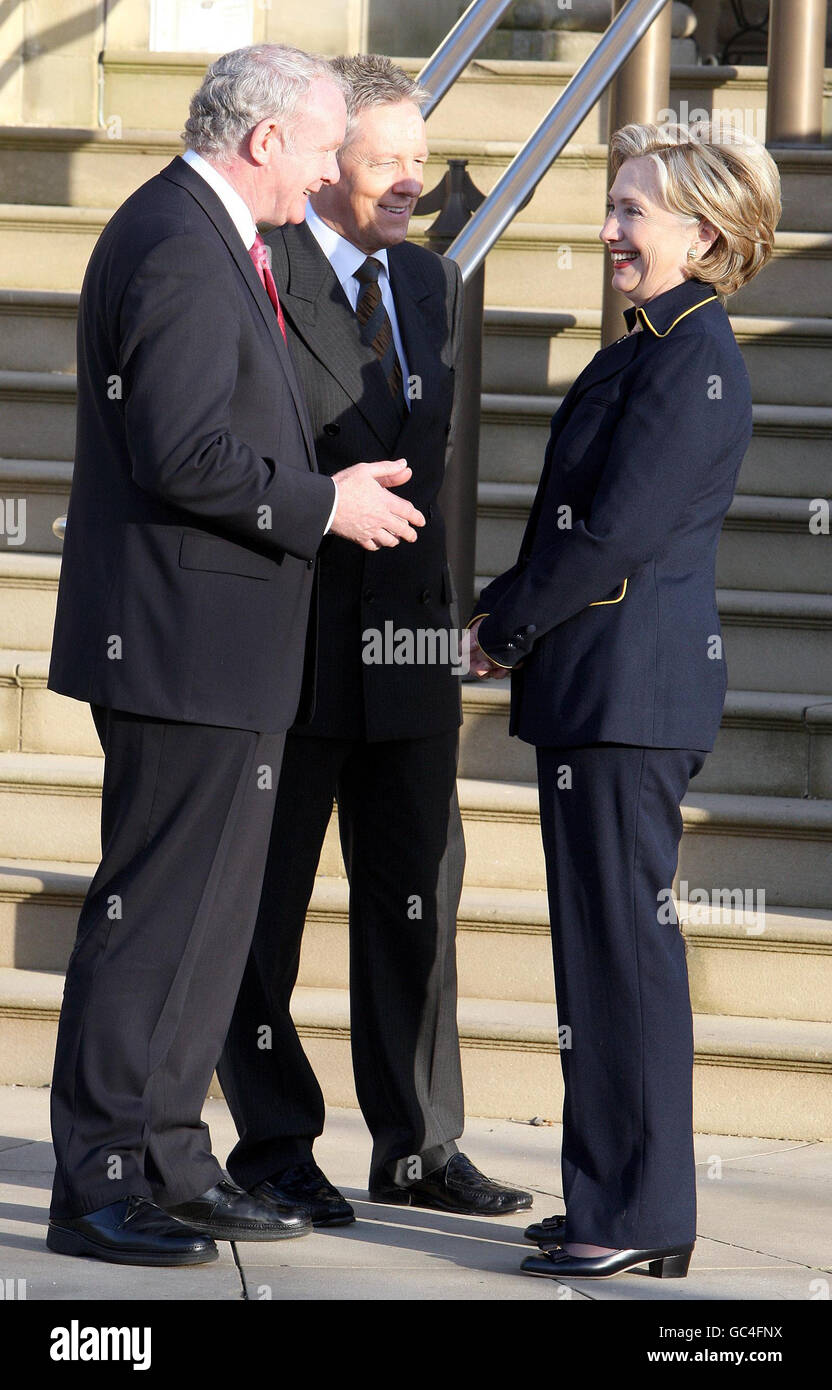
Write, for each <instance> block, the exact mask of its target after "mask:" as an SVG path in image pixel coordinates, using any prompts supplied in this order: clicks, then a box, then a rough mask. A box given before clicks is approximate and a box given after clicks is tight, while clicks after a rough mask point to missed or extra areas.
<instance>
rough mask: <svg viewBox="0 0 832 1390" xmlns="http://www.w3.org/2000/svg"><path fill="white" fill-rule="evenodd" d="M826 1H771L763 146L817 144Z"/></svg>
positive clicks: (821, 115)
mask: <svg viewBox="0 0 832 1390" xmlns="http://www.w3.org/2000/svg"><path fill="white" fill-rule="evenodd" d="M825 54H826V0H771V9H770V12H769V21H768V107H767V113H766V144H767V145H817V144H820V142H821V126H822V118H823V65H824V58H825Z"/></svg>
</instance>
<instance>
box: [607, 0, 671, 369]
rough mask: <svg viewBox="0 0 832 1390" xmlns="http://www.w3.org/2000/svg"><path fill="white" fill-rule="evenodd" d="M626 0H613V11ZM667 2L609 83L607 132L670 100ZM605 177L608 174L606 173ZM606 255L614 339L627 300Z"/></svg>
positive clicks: (652, 116)
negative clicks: (613, 277) (614, 285)
mask: <svg viewBox="0 0 832 1390" xmlns="http://www.w3.org/2000/svg"><path fill="white" fill-rule="evenodd" d="M625 3H626V0H615V12H616V14H617V13H618V11H619V10H622V9H623V8H624V5H625ZM670 31H671V15H670V6H669V5H667V6H665V8H664V9H663V10H662V11H661V13H660V14H659V15H658V17H657V18H656V19H654V20H653V23H652V24H651V25H650V28H649V29H648V30H647V33H646V34H645V35H644V38H643V39H642V40H641V42H640V43H638V44H637V45H636V47H635V48H634V49H633V52H632V53H631V54H630V57H629V58H628V59H627V61H626V63H625V64H624V66H623V67H622V68H620V69H619V72H618V76H617V77H615V78H614V79H613V82H612V85H611V87H610V124H609V131H610V135H612V134H613V132H614V131H616V130H619V129H620V128H621V126H623V125H629V124H630V122H631V121H639V122H645V123H647V122H653V121H655V120H656V117H657V116H658V114H659V112H660V111H661V110H662V109H663V108H666V107H667V106H668V105H669V103H670ZM608 177H609V176H608ZM611 275H612V272H611V268H610V263H609V259H605V261H604V291H603V309H602V315H601V341H602V344H603V345H604V346H606V344H607V343H613V342H615V340H616V338H620V337H621V334H622V333H623V332H624V331H625V329H624V320H623V318H622V317H621V315H622V313H623V311H624V310H625V309H626V308H627V307H628V305H629V303H630V301H629V299H627V298H626V297H625V296H624V295H623V294H619V292H618V290H614V289H613V288H612V283H611Z"/></svg>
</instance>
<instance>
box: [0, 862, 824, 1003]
mask: <svg viewBox="0 0 832 1390" xmlns="http://www.w3.org/2000/svg"><path fill="white" fill-rule="evenodd" d="M95 868H96V865H95V864H78V865H72V864H62V863H59V862H47V861H37V860H34V861H29V860H12V859H4V860H1V861H0V967H3V968H5V967H11V966H15V967H16V968H17V969H22V970H48V971H62V970H65V969H66V964H67V961H68V959H69V953H70V951H71V949H72V944H73V941H74V937H75V930H76V924H77V916H78V912H79V910H80V907H81V903H82V902H83V899H84V896H85V894H86V892H87V890H88V888H89V883H90V880H91V878H92V875H93V873H94V872H95ZM348 908H349V887H348V884H347V881H346V879H344V878H327V877H324V876H320V877H319V878H318V879H317V881H316V884H315V889H314V892H313V895H312V900H311V902H310V905H309V911H308V913H307V923H306V931H305V934H304V940H303V951H302V954H301V963H300V973H299V976H298V983H299V984H300V985H301V986H306V987H310V988H315V989H343V988H345V987H346V986H347V983H348V980H349V930H348ZM677 910H678V913H679V919H680V922H681V924H682V929H683V932H684V935H685V938H686V941H687V955H688V969H689V972H690V978H691V997H692V1001H693V1007H694V1010H696V1011H698V1012H701V1013H710V1014H731V1015H736V1016H741V1017H765V1018H792V1019H804V1020H814V1021H816V1022H832V913H830V912H819V911H814V912H813V911H809V910H806V909H802V910H801V909H799V908H793V909H785V910H778V909H775V910H771V909H769V908H768V907H767V906H766V905H765V904H763V905H762V910H761V911H760V910H758V909H757V907H756V906H754V905H753V904H752V902H751V901H750V900H749V909H748V911H745V910H744V908H740V907H738V906H734V907H728V906H725V905H723V904H714V903H712V902H710V901H709V902H708V903H699V902H697V901H696V900H694V902H690V901H684V902H682V903H680V904H678V905H677ZM457 926H458V931H457V960H458V968H459V991H460V994H461V995H462V996H464V997H466V998H478V999H508V1000H510V999H522V1000H525V1001H527V1002H532V1003H543V1004H546V1003H550V1002H551V1000H552V998H553V989H554V984H553V978H552V957H551V945H550V939H549V914H548V906H547V899H546V894H545V892H540V891H533V890H532V891H530V890H523V889H519V888H514V889H500V888H496V889H491V888H489V889H482V888H475V887H467V888H465V889H463V893H462V901H461V903H460V910H459V915H458V919H457Z"/></svg>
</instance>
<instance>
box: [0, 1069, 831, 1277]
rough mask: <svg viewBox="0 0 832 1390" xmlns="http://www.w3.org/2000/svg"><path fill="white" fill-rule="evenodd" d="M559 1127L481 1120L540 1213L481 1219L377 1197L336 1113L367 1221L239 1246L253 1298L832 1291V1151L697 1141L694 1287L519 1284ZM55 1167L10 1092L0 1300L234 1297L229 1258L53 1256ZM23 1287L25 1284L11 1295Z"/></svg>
mask: <svg viewBox="0 0 832 1390" xmlns="http://www.w3.org/2000/svg"><path fill="white" fill-rule="evenodd" d="M205 1118H206V1120H207V1121H208V1123H209V1124H210V1127H211V1134H212V1141H213V1146H214V1151H215V1153H217V1155H218V1156H219V1157H220V1160H221V1161H222V1160H223V1159H224V1157H225V1155H226V1153H227V1152H228V1150H229V1149H230V1147H231V1146H232V1144H233V1142H234V1131H233V1126H232V1124H231V1120H230V1117H229V1114H228V1111H227V1110H226V1107H225V1105H224V1104H223V1103H222V1102H221V1101H209V1102H208V1103H207V1105H206V1108H205ZM559 1144H560V1128H559V1126H548V1125H547V1126H540V1127H535V1126H532V1125H530V1124H528V1123H523V1122H520V1121H511V1120H470V1121H469V1122H468V1127H467V1130H466V1134H465V1141H464V1148H465V1151H466V1152H467V1153H468V1154H469V1155H470V1157H471V1158H472V1159H473V1160H474V1162H475V1163H476V1164H477V1165H478V1166H479V1167H481V1168H482V1169H483V1170H484V1171H485V1172H487V1173H488V1174H489V1175H490V1176H492V1177H498V1178H504V1179H506V1180H508V1181H511V1182H515V1183H518V1184H519V1185H521V1186H523V1187H526V1188H528V1189H531V1190H533V1191H534V1193H535V1204H534V1208H533V1217H532V1218H530V1217H529V1215H528V1213H523V1214H522V1216H511V1217H504V1218H501V1219H499V1220H491V1221H488V1220H484V1219H477V1218H475V1217H454V1216H446V1215H443V1214H441V1213H438V1212H430V1211H422V1210H418V1209H416V1208H412V1209H407V1208H401V1207H386V1206H378V1205H375V1204H373V1203H370V1202H368V1201H367V1200H366V1187H365V1184H366V1181H367V1170H368V1163H369V1155H370V1143H369V1138H368V1135H367V1132H366V1129H365V1127H364V1124H363V1121H362V1119H361V1116H360V1115H359V1114H358V1112H357V1111H354V1110H336V1111H333V1112H331V1113H330V1116H329V1119H328V1123H327V1128H326V1132H325V1134H324V1135H323V1138H322V1140H321V1141H320V1144H319V1146H318V1150H317V1153H318V1159H319V1162H320V1163H321V1165H322V1167H323V1168H324V1170H325V1171H326V1173H327V1175H328V1176H329V1177H330V1178H331V1179H332V1180H333V1181H334V1182H336V1183H337V1184H338V1185H339V1186H340V1187H341V1188H342V1189H343V1190H344V1192H345V1193H346V1195H347V1196H348V1197H349V1199H350V1200H351V1201H352V1202H354V1203H355V1205H356V1210H357V1213H358V1218H359V1219H358V1221H357V1222H356V1223H355V1225H353V1226H348V1227H345V1228H343V1229H341V1230H339V1231H334V1232H331V1233H329V1234H324V1233H322V1232H320V1233H319V1232H316V1233H315V1234H313V1235H311V1236H306V1237H304V1238H302V1239H300V1240H290V1241H276V1242H269V1243H268V1244H256V1245H252V1244H248V1245H246V1244H240V1245H238V1247H237V1248H238V1250H239V1253H240V1257H241V1260H242V1265H243V1270H244V1273H245V1277H246V1281H247V1284H248V1292H249V1297H250V1298H251V1299H267V1298H271V1299H280V1300H344V1299H349V1300H378V1299H384V1300H390V1299H394V1300H417V1301H423V1300H426V1299H428V1300H430V1299H439V1300H475V1299H501V1300H508V1299H511V1300H533V1301H546V1300H549V1301H551V1300H552V1299H556V1300H557V1299H566V1298H570V1299H577V1300H586V1299H598V1300H611V1301H626V1300H633V1299H638V1300H670V1301H681V1302H691V1301H701V1300H718V1301H721V1300H734V1299H741V1300H748V1299H764V1300H789V1301H793V1300H798V1301H805V1300H813V1299H821V1300H822V1299H828V1298H829V1295H830V1285H832V1142H829V1143H803V1144H801V1143H796V1142H790V1141H786V1140H777V1139H737V1138H731V1137H727V1136H724V1135H698V1136H697V1141H696V1154H697V1161H698V1179H699V1221H698V1230H699V1238H698V1241H697V1245H696V1250H695V1252H694V1257H693V1263H692V1265H691V1271H690V1274H689V1275H688V1278H687V1279H681V1280H661V1279H651V1278H649V1277H648V1276H647V1275H646V1274H641V1273H634V1274H626V1275H619V1276H618V1277H617V1278H616V1279H613V1280H609V1281H604V1282H592V1283H588V1282H586V1281H584V1282H583V1283H580V1282H578V1281H576V1282H574V1283H573V1284H572V1286H571V1287H570V1286H568V1285H567V1284H559V1283H557V1282H555V1281H553V1280H548V1279H534V1278H530V1277H529V1276H527V1275H524V1274H522V1273H521V1272H520V1269H519V1265H520V1260H521V1258H522V1256H523V1255H524V1254H526V1253H528V1252H529V1250H531V1249H532V1247H530V1246H528V1245H527V1243H526V1242H524V1241H523V1239H522V1230H523V1227H524V1226H525V1225H526V1224H527V1222H528V1221H529V1220H530V1219H533V1218H539V1217H540V1216H546V1215H550V1214H551V1213H553V1212H556V1211H562V1210H563V1204H562V1202H561V1201H560V1198H559V1194H560V1188H559V1168H558V1162H557V1159H558V1150H559ZM52 1168H53V1158H52V1147H51V1144H50V1142H49V1092H48V1090H47V1089H46V1088H43V1089H36V1090H30V1089H27V1088H25V1087H18V1086H8V1087H0V1288H3V1287H5V1289H6V1297H7V1298H8V1297H9V1296H10V1294H12V1293H13V1292H14V1289H13V1288H12V1286H10V1285H9V1284H8V1282H6V1283H5V1285H4V1284H3V1281H4V1280H5V1281H9V1280H14V1281H18V1280H21V1279H23V1280H25V1281H26V1283H25V1296H26V1298H27V1299H29V1300H44V1299H60V1300H81V1299H83V1300H85V1301H86V1300H91V1299H124V1300H136V1299H142V1300H144V1299H148V1300H168V1299H176V1300H222V1301H229V1300H239V1299H240V1296H241V1283H240V1276H239V1273H238V1271H237V1269H236V1267H235V1264H234V1261H233V1257H232V1253H231V1249H230V1247H229V1246H228V1245H227V1244H221V1245H220V1259H219V1261H218V1262H217V1263H216V1264H214V1265H207V1266H205V1267H203V1268H199V1269H193V1270H176V1269H165V1270H149V1269H138V1268H130V1267H124V1268H121V1267H119V1268H116V1267H114V1266H112V1265H106V1264H100V1263H98V1262H96V1261H94V1260H80V1259H78V1260H76V1259H68V1258H67V1257H66V1256H61V1255H53V1254H51V1253H50V1252H49V1251H47V1249H46V1247H45V1244H44V1228H45V1224H46V1212H47V1207H48V1200H49V1189H50V1185H51V1175H52ZM14 1288H19V1286H18V1285H17V1284H16V1283H15V1286H14Z"/></svg>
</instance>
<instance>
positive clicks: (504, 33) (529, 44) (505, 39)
mask: <svg viewBox="0 0 832 1390" xmlns="http://www.w3.org/2000/svg"><path fill="white" fill-rule="evenodd" d="M618 8H619V9H620V6H618ZM668 9H669V10H670V11H671V20H672V36H673V45H672V53H671V58H672V61H673V62H674V63H695V62H696V56H697V49H696V42H695V40H694V39H693V33H694V30H695V28H696V18H695V16H694V14H693V11H692V10H691V8H690V6H689V5H684V4H681V3H678V0H674V3H672V4H669V5H668ZM613 13H614V11H613V7H612V4H611V0H516V2H515V4H513V5H512V7H511V9H510V10H509V12H508V14H507V15H505V16H504V17H503V19H502V20H501V21H500V24H499V25H498V27H497V29H496V30H495V31H494V33H493V34H491V36H490V37H489V38H488V39H487V40H486V42H485V44H484V45H483V47H482V50H481V54H482V56H483V57H484V58H512V59H515V60H522V61H528V60H537V61H543V62H555V63H575V64H576V65H577V64H580V63H582V62H583V61H584V59H586V58H588V57H589V55H590V53H591V52H592V50H593V48H594V47H595V45H596V44H597V42H598V39H599V37H600V35H601V34H603V32H604V30H605V29H607V28H608V27H609V24H610V21H611V19H612V15H613Z"/></svg>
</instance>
